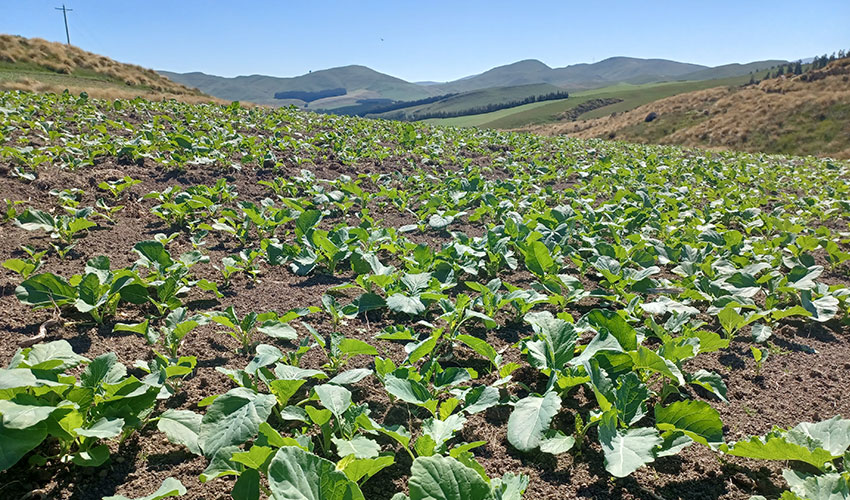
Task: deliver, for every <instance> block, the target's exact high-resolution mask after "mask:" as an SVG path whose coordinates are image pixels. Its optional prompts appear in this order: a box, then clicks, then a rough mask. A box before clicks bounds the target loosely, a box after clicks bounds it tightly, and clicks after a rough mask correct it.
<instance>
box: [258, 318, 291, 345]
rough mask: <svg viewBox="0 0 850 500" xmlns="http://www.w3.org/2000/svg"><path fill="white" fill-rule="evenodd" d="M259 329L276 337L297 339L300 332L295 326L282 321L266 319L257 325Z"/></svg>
mask: <svg viewBox="0 0 850 500" xmlns="http://www.w3.org/2000/svg"><path fill="white" fill-rule="evenodd" d="M257 331H258V332H260V333H265V334H266V335H268V336H269V337H272V338H275V339H284V340H295V339H297V338H298V332H297V331H295V328H294V327H293V326H292V325H290V324H287V323H283V322H281V321H274V320H269V321H264V322H263V323H262V324H261V325H260V326H258V327H257Z"/></svg>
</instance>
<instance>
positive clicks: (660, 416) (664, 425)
mask: <svg viewBox="0 0 850 500" xmlns="http://www.w3.org/2000/svg"><path fill="white" fill-rule="evenodd" d="M655 425H656V426H657V427H658V428H659V429H661V430H662V431H682V432H683V433H684V434H685V435H686V436H688V437H689V438H691V439H693V440H694V441H696V442H698V443H702V444H704V445H706V446H711V447H715V446H717V445H719V444H720V443H722V442H723V422H722V421H721V420H720V414H719V413H717V410H715V409H714V408H712V407H711V405H709V404H708V403H706V402H704V401H676V402H675V403H672V404H670V405H669V406H667V407H662V406H661V405H660V404H659V405H656V406H655Z"/></svg>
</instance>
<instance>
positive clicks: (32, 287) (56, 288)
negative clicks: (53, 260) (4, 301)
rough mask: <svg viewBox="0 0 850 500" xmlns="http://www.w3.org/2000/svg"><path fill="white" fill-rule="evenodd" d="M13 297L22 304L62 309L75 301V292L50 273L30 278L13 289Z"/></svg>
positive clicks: (61, 279) (59, 277)
mask: <svg viewBox="0 0 850 500" xmlns="http://www.w3.org/2000/svg"><path fill="white" fill-rule="evenodd" d="M15 295H16V296H17V297H18V300H20V301H21V302H23V303H24V304H27V305H30V306H38V307H48V306H49V307H52V306H53V305H56V306H57V307H62V306H65V305H68V304H73V303H74V302H75V301H76V300H77V290H76V289H75V288H74V287H72V286H71V285H69V284H68V282H67V281H65V279H64V278H62V277H61V276H56V275H55V274H51V273H42V274H37V275H35V276H31V277H30V278H29V279H27V280H25V281H24V282H23V283H21V284H20V285H18V287H17V288H15Z"/></svg>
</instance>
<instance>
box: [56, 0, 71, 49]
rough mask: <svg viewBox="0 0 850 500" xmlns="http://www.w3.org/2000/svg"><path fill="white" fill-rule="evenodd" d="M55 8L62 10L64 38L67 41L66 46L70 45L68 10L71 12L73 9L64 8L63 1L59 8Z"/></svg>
mask: <svg viewBox="0 0 850 500" xmlns="http://www.w3.org/2000/svg"><path fill="white" fill-rule="evenodd" d="M56 10H61V11H62V17H64V18H65V39H66V40H67V41H68V46H70V45H71V35H70V33H69V32H68V12H71V11H73V10H74V9H66V8H65V4H64V3H63V4H62V7H61V8H59V7H56Z"/></svg>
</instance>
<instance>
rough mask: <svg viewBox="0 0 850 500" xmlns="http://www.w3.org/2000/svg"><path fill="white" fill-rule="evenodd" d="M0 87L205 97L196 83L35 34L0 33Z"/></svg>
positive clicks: (105, 94)
mask: <svg viewBox="0 0 850 500" xmlns="http://www.w3.org/2000/svg"><path fill="white" fill-rule="evenodd" d="M0 89H7V90H29V91H40V92H62V91H63V90H65V89H68V90H69V91H72V92H75V93H79V92H82V91H85V92H87V93H88V94H89V95H91V96H92V97H108V98H119V97H129V98H132V97H135V96H142V97H146V98H149V99H156V98H159V97H173V98H178V99H182V100H187V101H193V102H197V101H209V100H210V99H211V98H210V97H209V96H207V95H204V94H203V93H202V92H200V91H199V90H197V89H194V88H190V87H187V86H185V85H181V84H179V83H176V82H174V81H171V80H169V79H168V78H166V77H164V76H163V75H161V74H159V73H157V72H156V71H153V70H151V69H147V68H143V67H141V66H137V65H134V64H125V63H120V62H117V61H114V60H112V59H110V58H108V57H104V56H101V55H98V54H93V53H91V52H87V51H85V50H82V49H80V48H77V47H74V46H68V45H65V44H62V43H56V42H48V41H46V40H42V39H40V38H24V37H20V36H14V35H0Z"/></svg>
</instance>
